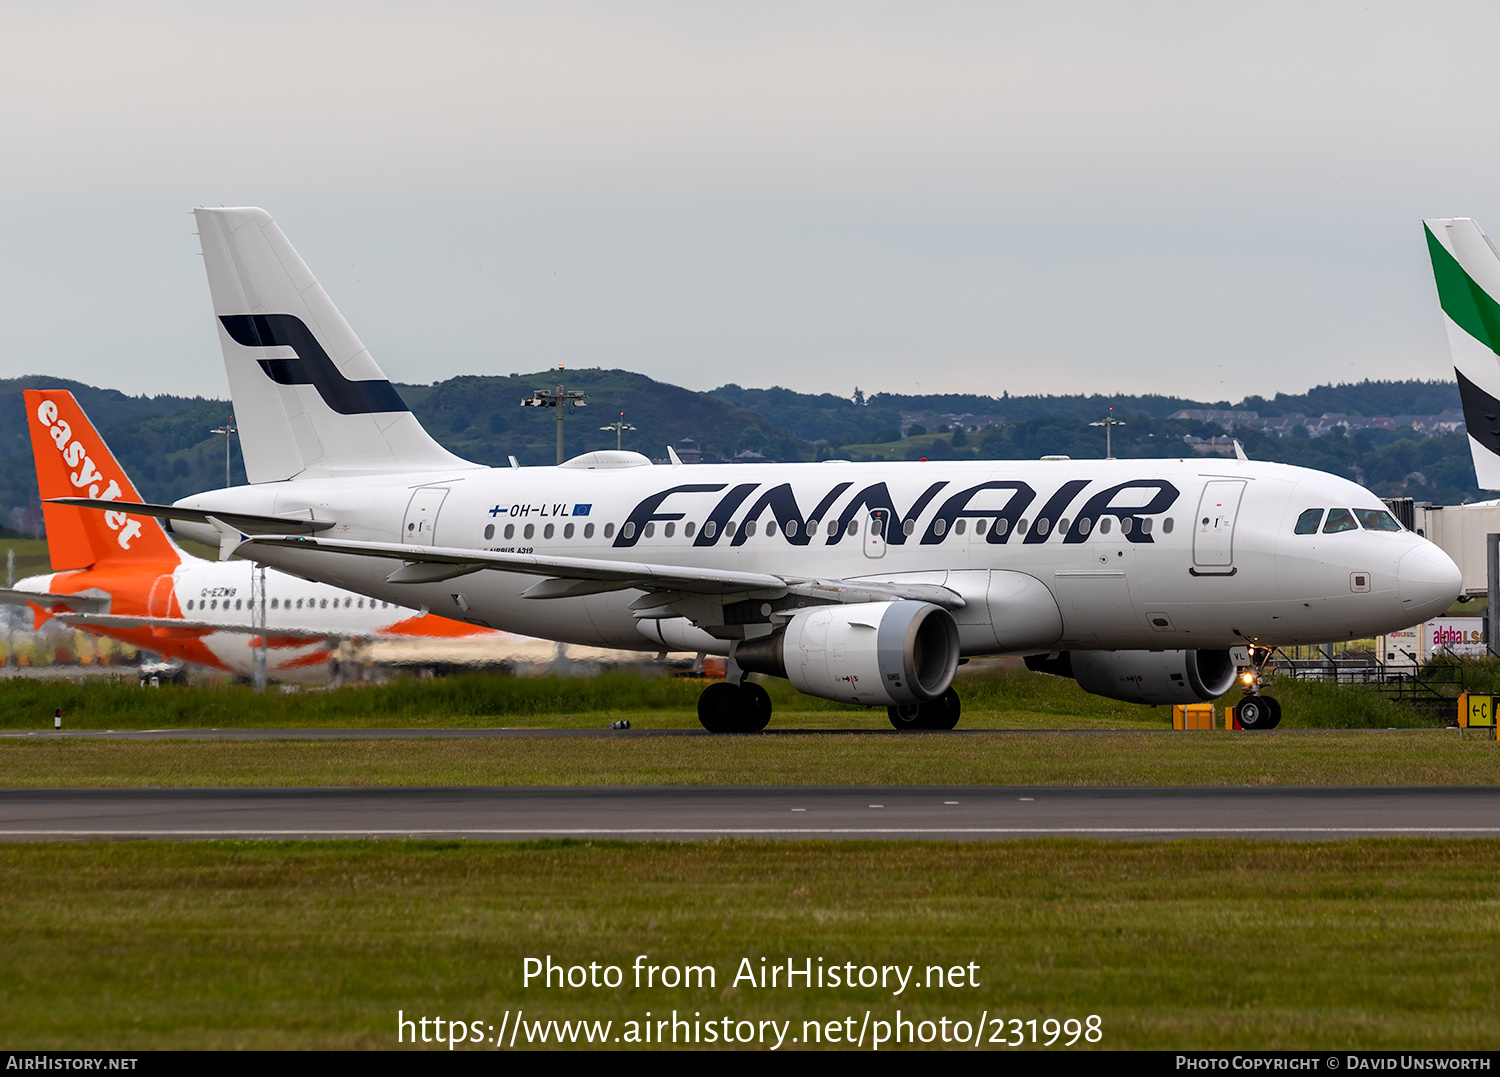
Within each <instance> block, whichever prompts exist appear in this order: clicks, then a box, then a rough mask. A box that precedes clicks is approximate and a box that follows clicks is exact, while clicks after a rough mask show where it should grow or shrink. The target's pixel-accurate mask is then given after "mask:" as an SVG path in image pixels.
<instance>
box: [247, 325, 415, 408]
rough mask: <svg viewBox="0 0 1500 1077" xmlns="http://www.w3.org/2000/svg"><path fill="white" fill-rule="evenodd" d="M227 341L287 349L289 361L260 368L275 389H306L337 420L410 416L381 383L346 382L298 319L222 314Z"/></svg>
mask: <svg viewBox="0 0 1500 1077" xmlns="http://www.w3.org/2000/svg"><path fill="white" fill-rule="evenodd" d="M219 321H221V322H223V323H224V329H225V331H226V332H228V334H229V336H230V339H231V340H233V341H234V342H235V343H236V344H240V345H243V346H244V347H246V348H290V349H292V351H293V352H294V353H295V354H294V355H293V357H292V358H290V359H260V360H257V361H258V362H259V363H260V368H261V369H262V370H264V371H265V372H266V376H267V377H268V378H270V379H271V380H272V381H274V382H275V383H276V384H278V385H311V386H312V387H313V388H314V389H316V390H318V395H319V396H321V397H322V398H323V403H325V404H327V405H328V406H329V407H330V408H332V409H333V410H334V411H336V412H338V413H339V414H340V415H368V414H370V413H372V412H378V411H410V410H411V409H410V408H408V407H407V406H406V404H405V402H404V401H403V400H402V399H401V397H400V396H399V395H397V393H396V389H395V387H394V386H392V385H391V383H390V382H388V381H386V380H385V379H383V378H376V379H372V380H370V381H351V380H350V379H348V378H346V377H344V375H343V372H342V371H340V370H339V368H338V367H337V366H335V365H334V362H333V360H332V359H330V358H329V357H328V353H327V352H325V351H324V350H323V345H321V344H319V343H318V338H317V337H315V336H313V333H312V330H311V329H309V328H307V325H306V323H305V322H303V321H302V319H301V318H297V317H294V316H293V315H290V314H225V315H221V316H220V317H219Z"/></svg>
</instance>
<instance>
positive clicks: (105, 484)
mask: <svg viewBox="0 0 1500 1077" xmlns="http://www.w3.org/2000/svg"><path fill="white" fill-rule="evenodd" d="M25 397H26V415H27V420H28V422H27V425H28V426H29V427H30V428H31V454H32V456H33V457H34V458H35V459H36V481H37V487H38V488H39V490H40V492H41V495H42V518H43V520H45V521H46V524H47V552H48V554H49V556H50V557H51V560H52V568H53V570H54V571H57V572H62V571H66V570H69V569H79V568H87V567H89V566H90V565H97V564H99V563H100V562H103V561H112V560H117V559H121V558H130V559H131V560H135V561H158V562H162V561H165V562H170V563H172V564H176V563H177V562H179V561H181V560H182V555H181V553H180V552H179V551H178V549H177V547H176V546H174V545H173V544H172V540H171V539H169V538H168V537H167V533H166V531H165V530H164V529H163V528H162V526H161V524H160V523H158V522H157V520H156V519H155V517H151V516H138V515H134V514H131V513H124V512H100V511H98V510H97V509H80V508H74V507H73V506H71V505H49V504H48V503H47V499H48V498H51V497H97V498H103V499H104V500H106V501H140V500H141V496H140V494H139V493H138V492H137V491H136V488H135V486H134V485H133V484H132V483H131V481H130V478H129V477H128V476H127V475H126V474H125V470H124V469H123V468H122V467H120V463H119V461H117V460H116V459H115V457H114V454H113V453H111V452H110V451H109V446H107V445H106V444H104V439H103V438H102V437H100V436H99V432H98V431H97V430H95V429H94V425H93V424H92V423H90V422H89V420H88V416H86V415H85V414H84V413H83V409H82V408H81V407H79V406H78V401H76V400H74V399H73V394H72V393H70V392H68V391H67V390H66V389H28V390H26V392H25Z"/></svg>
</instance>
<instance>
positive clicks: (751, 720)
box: [698, 681, 771, 733]
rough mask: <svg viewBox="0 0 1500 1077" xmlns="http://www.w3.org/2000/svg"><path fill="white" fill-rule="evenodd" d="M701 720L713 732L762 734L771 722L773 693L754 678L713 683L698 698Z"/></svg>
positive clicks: (699, 718)
mask: <svg viewBox="0 0 1500 1077" xmlns="http://www.w3.org/2000/svg"><path fill="white" fill-rule="evenodd" d="M698 721H700V722H702V723H703V728H704V729H706V730H708V731H709V732H710V733H759V732H760V731H761V730H762V729H764V728H766V726H767V725H768V724H770V721H771V696H770V694H769V693H767V692H766V690H765V689H764V688H762V687H761V686H760V685H758V684H756V683H754V682H753V681H741V682H740V683H739V684H730V683H729V682H728V681H723V682H721V683H719V684H711V685H709V686H708V687H707V688H705V689H704V690H703V694H702V695H701V696H699V697H698Z"/></svg>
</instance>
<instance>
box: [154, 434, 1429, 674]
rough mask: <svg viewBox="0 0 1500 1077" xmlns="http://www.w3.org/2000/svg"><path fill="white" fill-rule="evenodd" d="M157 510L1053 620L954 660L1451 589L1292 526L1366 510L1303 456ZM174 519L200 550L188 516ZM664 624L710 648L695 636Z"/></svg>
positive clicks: (1222, 639) (531, 612) (618, 626)
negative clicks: (1020, 607) (921, 599)
mask: <svg viewBox="0 0 1500 1077" xmlns="http://www.w3.org/2000/svg"><path fill="white" fill-rule="evenodd" d="M178 504H179V505H181V506H186V507H192V508H197V509H207V510H213V509H219V510H224V511H238V512H245V513H254V514H262V515H268V514H283V515H289V514H299V515H301V516H303V517H305V516H306V515H307V514H308V512H309V511H311V513H312V515H313V516H314V517H316V518H318V519H326V520H332V521H335V523H336V525H337V526H336V527H335V528H334V529H332V530H330V531H327V532H324V534H325V535H327V536H328V537H330V538H337V539H347V540H356V541H368V542H387V543H389V542H408V543H413V544H424V545H432V546H437V547H444V548H454V549H469V550H472V549H483V550H491V551H503V552H516V553H534V554H538V555H544V556H571V557H586V558H602V559H616V560H626V561H632V562H646V563H652V564H663V565H673V566H684V567H689V568H705V569H733V570H743V571H753V572H762V573H770V574H775V575H779V576H783V577H788V576H796V577H816V578H829V579H838V580H848V579H858V578H866V579H874V580H892V581H906V582H912V583H939V584H946V585H947V586H949V587H950V588H952V589H954V590H956V591H958V592H959V593H960V594H961V595H964V596H965V598H966V599H968V600H969V606H970V607H974V606H975V604H976V602H977V603H978V604H979V605H980V606H984V607H985V608H984V609H982V610H978V611H976V610H974V609H972V608H970V611H969V614H967V616H969V617H971V618H972V617H973V616H976V615H982V616H984V617H986V618H987V619H989V620H991V621H992V622H993V624H994V626H995V629H996V632H997V634H999V635H1000V638H1001V639H1002V640H1003V639H1005V637H1004V635H1003V634H1001V633H999V628H1000V626H1001V625H1002V623H1003V622H1004V621H1005V619H1006V617H1007V615H1008V610H1007V608H1006V605H1005V602H1004V600H1003V597H996V594H997V593H996V592H995V591H994V590H993V589H992V588H991V587H990V585H989V584H988V583H987V582H986V581H987V580H989V579H991V578H992V577H993V576H994V575H995V573H996V572H997V570H998V571H1001V572H1008V573H1021V574H1025V575H1028V576H1031V577H1034V578H1035V579H1036V580H1038V581H1040V582H1041V583H1042V584H1043V585H1045V587H1046V588H1047V590H1048V592H1050V594H1051V596H1052V598H1053V599H1054V600H1055V601H1056V605H1057V612H1058V613H1059V614H1060V621H1059V622H1058V623H1060V626H1061V627H1060V631H1056V630H1050V631H1049V633H1048V634H1050V635H1052V636H1053V637H1055V638H1049V639H1041V638H1030V637H1026V638H1017V639H1011V640H1010V643H1009V645H1005V644H1001V645H998V646H997V645H993V644H992V645H989V646H985V645H984V644H983V642H982V640H983V639H985V638H988V637H976V638H978V639H980V640H981V642H979V643H974V642H966V643H965V652H966V653H987V652H994V651H996V650H1000V651H1011V652H1013V653H1022V652H1033V653H1034V652H1037V651H1047V650H1062V649H1110V650H1127V649H1151V650H1171V649H1177V648H1224V647H1229V646H1233V645H1236V644H1243V643H1247V642H1253V643H1262V644H1289V643H1303V642H1319V641H1330V640H1341V639H1350V638H1363V637H1368V636H1372V635H1375V634H1378V633H1381V632H1386V631H1390V630H1394V629H1398V628H1404V627H1407V626H1409V625H1411V624H1415V623H1417V622H1419V621H1421V620H1424V619H1425V618H1427V617H1430V616H1433V615H1434V614H1436V613H1440V612H1441V611H1442V610H1443V609H1445V608H1446V607H1447V606H1448V604H1449V603H1450V602H1451V601H1452V600H1453V598H1454V596H1455V595H1456V594H1457V591H1458V586H1459V580H1458V571H1457V569H1456V567H1454V566H1453V564H1452V562H1451V561H1450V560H1448V558H1447V557H1446V556H1445V555H1444V554H1442V552H1441V551H1439V550H1437V548H1436V547H1434V546H1433V545H1432V544H1431V543H1429V542H1427V541H1426V540H1425V539H1423V538H1421V537H1419V536H1417V535H1415V534H1413V533H1411V532H1408V531H1404V530H1402V531H1376V530H1367V529H1356V530H1351V531H1345V532H1343V533H1336V534H1324V533H1317V534H1311V535H1298V534H1294V527H1295V524H1296V521H1297V520H1298V517H1299V515H1300V514H1301V513H1303V512H1304V511H1305V510H1307V509H1310V508H1322V509H1332V508H1345V509H1352V508H1362V509H1383V508H1384V506H1383V505H1382V503H1381V502H1380V500H1379V499H1378V498H1377V497H1375V495H1374V494H1372V493H1370V492H1369V491H1368V490H1365V489H1363V488H1362V487H1360V486H1357V485H1356V484H1354V483H1351V482H1348V481H1346V480H1343V479H1339V478H1336V477H1334V476H1331V475H1327V474H1324V473H1322V472H1317V471H1311V470H1307V469H1304V468H1297V467H1291V466H1287V465H1281V464H1269V463H1259V462H1244V461H1235V460H1224V459H1212V460H1200V459H1193V460H1175V459H1173V460H1107V461H1105V460H1089V461H1083V460H1071V461H1070V460H1049V461H965V462H952V461H947V462H933V463H848V462H837V461H836V462H827V463H816V464H763V465H753V464H752V465H693V466H670V467H669V466H661V465H658V466H625V467H611V468H599V469H584V468H581V467H576V466H567V465H564V466H560V467H540V468H519V469H517V468H509V469H496V468H472V469H470V468H458V469H455V470H453V471H450V472H443V473H426V474H402V475H389V474H382V475H358V474H350V475H341V476H337V477H324V478H318V477H298V478H296V479H294V480H291V481H286V482H275V483H265V484H261V485H256V486H246V487H235V488H231V489H225V490H218V491H211V492H207V493H203V494H198V495H195V496H193V497H189V498H185V499H183V500H182V501H180V502H178ZM1127 521H1128V522H1129V531H1128V533H1127V531H1126V524H1127ZM771 524H775V525H776V526H774V527H770V526H768V525H771ZM710 525H712V526H710ZM788 525H793V526H791V527H789V526H788ZM178 528H179V530H181V531H183V532H185V533H188V534H191V535H193V536H194V537H199V538H202V539H203V540H204V541H210V542H217V536H216V535H215V534H214V533H213V532H212V531H211V530H210V529H208V528H207V527H203V526H197V525H180V524H179V525H178ZM810 529H812V530H813V531H814V533H813V534H811V535H809V533H808V532H809V530H810ZM830 529H831V530H832V533H830ZM710 531H712V534H711V535H710V533H709V532H710ZM689 532H691V534H690V533H689ZM256 556H257V557H258V558H260V559H261V560H262V561H264V562H265V563H267V564H272V565H274V566H276V567H278V568H280V569H283V570H284V571H287V572H290V573H293V574H296V575H299V576H305V577H307V578H309V579H317V580H321V581H324V582H326V583H329V584H332V585H335V586H339V587H344V588H348V589H350V590H352V591H356V592H360V593H363V594H366V595H371V596H374V597H375V598H377V599H380V600H382V601H387V602H398V603H400V604H402V605H404V606H407V607H416V606H425V607H427V608H429V609H431V610H432V611H434V612H436V613H442V614H445V615H447V616H451V617H458V618H462V619H465V620H470V621H472V622H475V623H479V624H485V625H488V626H491V627H494V628H501V629H506V630H509V631H513V632H521V633H525V634H527V635H534V636H542V637H546V638H549V639H555V640H562V641H567V642H576V643H587V644H595V645H602V646H608V647H623V648H635V649H659V648H660V647H662V646H663V639H664V637H663V635H662V634H661V630H660V629H659V627H657V626H654V625H651V624H647V623H645V622H643V621H641V620H640V619H639V618H638V616H637V614H636V612H634V611H632V609H631V608H630V607H631V603H632V601H634V600H636V599H638V598H640V592H639V591H636V590H625V591H614V592H607V593H601V594H592V595H587V596H585V597H571V598H557V599H542V600H538V599H530V598H522V597H521V593H522V592H523V591H525V590H526V589H527V588H528V587H531V586H533V585H535V584H536V583H537V580H538V577H537V576H535V575H523V574H520V573H512V572H507V571H497V570H494V569H486V570H483V571H479V572H475V573H472V574H470V575H466V576H462V577H459V578H455V579H450V580H446V581H441V582H436V583H411V584H398V583H390V582H387V580H386V577H387V576H388V575H390V573H391V572H392V570H393V569H394V568H396V567H398V566H399V564H400V562H399V561H390V560H380V559H376V558H369V557H359V556H352V555H347V554H336V553H329V552H327V551H315V550H297V549H267V550H265V552H264V553H263V554H262V553H257V555H256ZM986 603H988V605H985V604H986ZM965 616H966V615H965V614H964V613H963V612H962V611H960V613H959V615H958V620H959V622H960V625H961V626H962V625H963V623H964V619H965ZM673 638H675V639H677V640H678V641H679V642H683V641H684V639H685V645H687V646H692V647H696V648H698V649H704V650H719V651H720V652H721V653H722V652H723V651H724V650H727V647H728V644H727V643H724V642H723V641H714V640H710V639H709V638H708V637H706V636H704V635H703V634H702V633H698V634H697V635H693V636H691V638H685V637H682V636H681V635H680V634H679V635H678V636H677V637H673ZM668 642H670V640H668ZM718 644H722V646H718Z"/></svg>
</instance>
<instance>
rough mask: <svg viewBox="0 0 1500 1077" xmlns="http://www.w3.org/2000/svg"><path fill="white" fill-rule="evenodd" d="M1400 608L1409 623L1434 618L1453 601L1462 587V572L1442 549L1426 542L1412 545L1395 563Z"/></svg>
mask: <svg viewBox="0 0 1500 1077" xmlns="http://www.w3.org/2000/svg"><path fill="white" fill-rule="evenodd" d="M1396 585H1397V587H1398V589H1399V590H1400V592H1401V608H1402V610H1403V611H1404V612H1406V613H1408V614H1410V615H1411V623H1412V624H1416V623H1417V622H1418V621H1425V620H1427V619H1428V618H1430V617H1436V616H1437V615H1438V614H1440V613H1442V612H1443V611H1444V610H1446V609H1447V608H1448V607H1449V606H1451V605H1452V604H1453V601H1454V599H1456V598H1457V597H1458V592H1459V590H1460V588H1462V586H1463V574H1462V573H1461V572H1459V570H1458V566H1457V565H1455V564H1454V563H1453V558H1451V557H1449V556H1448V555H1447V554H1445V553H1444V552H1443V551H1442V550H1440V549H1438V548H1437V547H1436V546H1434V545H1433V544H1432V543H1430V542H1424V543H1422V545H1420V546H1414V547H1413V548H1412V549H1410V550H1408V551H1407V552H1406V553H1405V554H1404V555H1402V557H1401V560H1400V561H1399V562H1397V564H1396Z"/></svg>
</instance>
